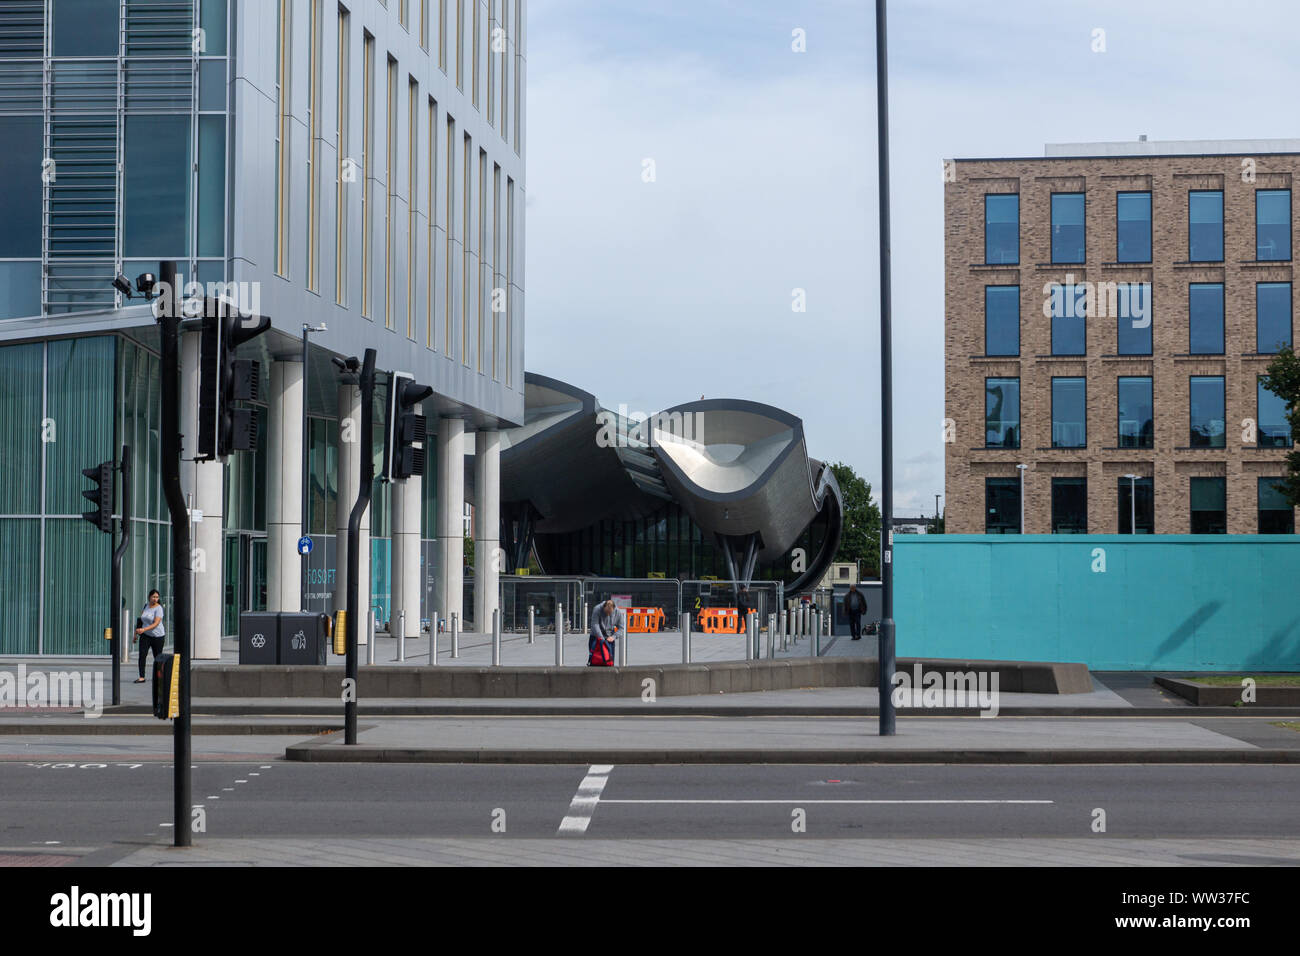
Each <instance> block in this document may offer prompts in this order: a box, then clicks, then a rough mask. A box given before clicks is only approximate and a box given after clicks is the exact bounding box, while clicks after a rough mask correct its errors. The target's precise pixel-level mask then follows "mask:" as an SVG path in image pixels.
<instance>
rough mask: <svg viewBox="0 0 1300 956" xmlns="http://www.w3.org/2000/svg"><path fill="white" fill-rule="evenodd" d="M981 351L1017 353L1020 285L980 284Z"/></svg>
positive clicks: (1000, 353)
mask: <svg viewBox="0 0 1300 956" xmlns="http://www.w3.org/2000/svg"><path fill="white" fill-rule="evenodd" d="M984 354H985V355H1019V354H1020V286H1018V285H988V286H985V287H984Z"/></svg>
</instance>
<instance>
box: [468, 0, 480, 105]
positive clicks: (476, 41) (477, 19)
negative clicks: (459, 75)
mask: <svg viewBox="0 0 1300 956" xmlns="http://www.w3.org/2000/svg"><path fill="white" fill-rule="evenodd" d="M470 2H471V3H473V4H474V37H473V40H474V52H473V57H474V72H473V75H472V76H471V79H472V80H473V82H474V89H473V90H471V91H470V98H471V99H472V100H473V102H474V108H475V109H478V89H479V72H478V58H479V47H481V46H482V45H483V36H482V31H483V27H482V23H481V21H482V19H483V18H482V16H481V15H480V13H479V11H480V10H481V9H482V8H483V4H482V3H481V2H480V0H470Z"/></svg>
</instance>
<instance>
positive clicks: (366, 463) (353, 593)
mask: <svg viewBox="0 0 1300 956" xmlns="http://www.w3.org/2000/svg"><path fill="white" fill-rule="evenodd" d="M375 354H376V353H375V350H374V349H366V355H365V359H364V360H363V362H362V365H361V380H360V385H361V436H360V437H361V444H360V450H359V451H358V452H357V454H358V455H360V456H361V462H360V464H361V482H360V485H359V487H358V488H357V500H356V503H355V504H354V505H353V506H352V512H351V514H349V515H348V621H347V624H348V635H347V639H348V647H347V651H348V654H347V665H346V676H347V679H348V692H347V693H345V694H344V695H343V742H344V744H347V745H352V744H355V743H356V742H357V626H358V624H359V623H360V620H361V613H362V611H361V587H360V582H359V581H358V580H357V578H358V576H359V575H360V574H361V542H360V540H359V538H360V535H361V516H362V515H364V514H365V513H366V509H367V508H368V507H370V495H371V492H372V490H373V488H374V484H375V462H374V458H373V456H372V455H371V453H370V451H371V449H372V448H374V414H375V409H374V401H375ZM352 362H353V363H355V362H356V359H353V360H352ZM352 367H353V368H355V365H353V366H352ZM374 640H375V639H374V635H371V637H370V647H371V648H372V649H373V648H374V646H375V645H374Z"/></svg>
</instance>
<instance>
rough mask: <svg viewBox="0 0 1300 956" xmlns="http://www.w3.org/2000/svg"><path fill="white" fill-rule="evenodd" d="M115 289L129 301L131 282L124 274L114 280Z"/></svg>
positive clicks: (119, 274) (118, 275)
mask: <svg viewBox="0 0 1300 956" xmlns="http://www.w3.org/2000/svg"><path fill="white" fill-rule="evenodd" d="M113 288H114V289H116V290H117V291H118V292H120V293H122V294H123V295H124V296H126V297H127V298H128V299H129V298H131V280H130V279H128V278H127V277H126V276H124V275H122V273H120V272H119V273H118V274H117V276H116V277H115V278H114V279H113Z"/></svg>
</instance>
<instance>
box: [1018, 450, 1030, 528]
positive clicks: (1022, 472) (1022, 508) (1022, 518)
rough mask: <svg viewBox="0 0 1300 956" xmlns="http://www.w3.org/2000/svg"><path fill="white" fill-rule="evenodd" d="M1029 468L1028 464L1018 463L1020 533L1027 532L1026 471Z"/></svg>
mask: <svg viewBox="0 0 1300 956" xmlns="http://www.w3.org/2000/svg"><path fill="white" fill-rule="evenodd" d="M1028 470H1029V466H1028V465H1016V471H1018V472H1020V533H1021V534H1024V533H1025V472H1026V471H1028Z"/></svg>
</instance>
